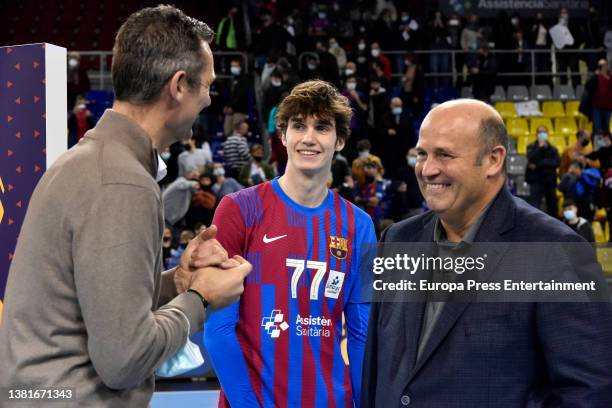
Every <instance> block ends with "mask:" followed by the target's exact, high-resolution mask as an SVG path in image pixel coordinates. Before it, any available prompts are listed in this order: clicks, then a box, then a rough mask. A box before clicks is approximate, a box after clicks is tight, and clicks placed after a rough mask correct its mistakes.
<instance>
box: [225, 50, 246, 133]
mask: <svg viewBox="0 0 612 408" xmlns="http://www.w3.org/2000/svg"><path fill="white" fill-rule="evenodd" d="M230 71H231V74H232V77H231V78H230V79H229V81H228V88H229V89H228V96H227V101H226V103H225V107H224V108H223V113H224V114H225V121H224V124H223V132H224V133H225V136H229V135H230V133H232V130H233V129H234V125H235V124H236V123H240V122H244V121H245V120H246V118H247V113H248V111H249V88H250V87H251V81H250V80H249V77H248V76H247V75H245V73H244V72H243V69H242V61H241V59H240V58H232V61H231V62H230Z"/></svg>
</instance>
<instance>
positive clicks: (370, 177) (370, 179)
mask: <svg viewBox="0 0 612 408" xmlns="http://www.w3.org/2000/svg"><path fill="white" fill-rule="evenodd" d="M373 181H374V176H365V182H366V183H367V184H370V183H371V182H373Z"/></svg>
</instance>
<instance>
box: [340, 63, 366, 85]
mask: <svg viewBox="0 0 612 408" xmlns="http://www.w3.org/2000/svg"><path fill="white" fill-rule="evenodd" d="M348 77H355V78H356V79H357V88H356V89H357V90H359V91H361V92H363V91H365V90H366V89H367V87H368V83H367V78H364V77H362V76H361V75H359V74H357V64H355V63H354V62H353V61H348V62H347V63H346V67H345V68H344V71H343V75H341V82H342V85H343V86H344V87H346V80H347V78H348Z"/></svg>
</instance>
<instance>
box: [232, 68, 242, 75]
mask: <svg viewBox="0 0 612 408" xmlns="http://www.w3.org/2000/svg"><path fill="white" fill-rule="evenodd" d="M230 71H231V73H232V75H240V72H242V68H241V67H230Z"/></svg>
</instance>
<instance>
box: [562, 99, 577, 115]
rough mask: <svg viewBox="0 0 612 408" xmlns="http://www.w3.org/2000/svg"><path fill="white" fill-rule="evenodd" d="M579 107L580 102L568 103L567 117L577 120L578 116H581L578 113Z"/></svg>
mask: <svg viewBox="0 0 612 408" xmlns="http://www.w3.org/2000/svg"><path fill="white" fill-rule="evenodd" d="M579 106H580V101H567V102H566V103H565V114H566V115H567V116H571V117H574V118H577V117H578V116H580V112H579V111H578V107H579Z"/></svg>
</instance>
